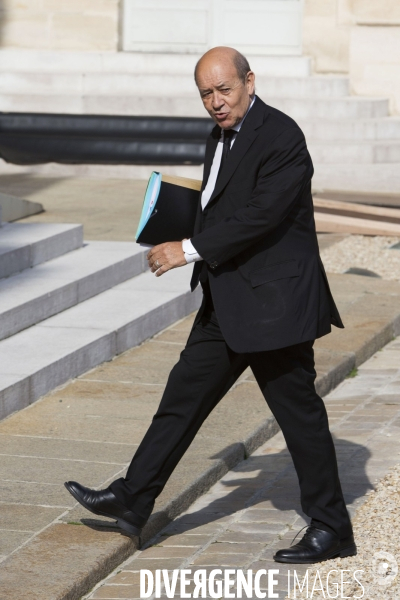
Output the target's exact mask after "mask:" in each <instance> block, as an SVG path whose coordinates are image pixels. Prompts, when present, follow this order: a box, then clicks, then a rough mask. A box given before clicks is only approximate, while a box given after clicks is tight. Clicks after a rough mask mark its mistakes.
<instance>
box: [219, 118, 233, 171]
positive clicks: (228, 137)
mask: <svg viewBox="0 0 400 600" xmlns="http://www.w3.org/2000/svg"><path fill="white" fill-rule="evenodd" d="M235 133H236V131H235V130H234V129H224V146H223V148H222V156H221V164H220V167H219V171H218V177H219V175H220V173H221V171H222V168H223V166H224V164H225V162H226V160H227V158H228V156H229V152H230V149H231V142H232V137H233V136H234V135H235Z"/></svg>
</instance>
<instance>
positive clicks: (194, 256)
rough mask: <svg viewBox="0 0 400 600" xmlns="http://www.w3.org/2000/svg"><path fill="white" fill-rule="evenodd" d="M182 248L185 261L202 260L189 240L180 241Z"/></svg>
mask: <svg viewBox="0 0 400 600" xmlns="http://www.w3.org/2000/svg"><path fill="white" fill-rule="evenodd" d="M182 250H183V252H184V254H185V259H186V262H187V263H192V262H196V261H198V260H203V259H202V258H201V256H200V254H199V253H198V252H197V250H196V248H195V247H194V246H193V244H192V242H191V241H190V240H183V241H182Z"/></svg>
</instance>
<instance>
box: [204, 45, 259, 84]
mask: <svg viewBox="0 0 400 600" xmlns="http://www.w3.org/2000/svg"><path fill="white" fill-rule="evenodd" d="M215 63H222V64H227V63H228V64H229V63H230V64H231V65H233V66H234V67H235V69H236V73H237V76H238V77H239V79H240V81H242V82H243V83H245V81H246V75H247V73H248V72H249V71H251V69H250V65H249V61H248V60H247V58H246V57H245V56H243V54H241V53H240V52H238V51H237V50H235V48H230V47H229V46H216V47H215V48H211V50H209V51H208V52H206V53H205V54H203V56H202V57H201V58H200V59H199V60H198V61H197V64H196V66H195V69H194V79H195V81H196V83H197V72H198V70H199V69H200V68H201V66H202V65H203V67H209V66H210V65H213V64H215Z"/></svg>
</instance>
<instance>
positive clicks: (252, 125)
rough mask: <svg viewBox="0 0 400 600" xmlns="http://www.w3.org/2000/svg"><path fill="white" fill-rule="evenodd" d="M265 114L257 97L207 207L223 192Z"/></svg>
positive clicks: (263, 107)
mask: <svg viewBox="0 0 400 600" xmlns="http://www.w3.org/2000/svg"><path fill="white" fill-rule="evenodd" d="M264 115H265V104H264V103H263V102H261V101H260V100H259V99H258V98H256V101H255V102H254V105H253V107H252V108H251V110H250V112H249V114H248V115H247V117H246V119H245V121H244V123H243V125H242V127H241V129H240V131H239V133H238V135H237V138H236V140H235V143H234V144H233V146H232V150H231V151H230V152H229V158H228V160H227V161H226V163H225V164H224V167H223V169H222V171H221V173H220V175H219V177H218V179H217V183H216V186H215V189H214V191H213V193H212V195H211V198H210V200H209V202H208V204H207V207H208V206H209V205H210V204H211V202H212V201H213V200H214V199H215V198H216V196H218V194H220V193H221V192H222V190H223V189H224V187H225V186H226V185H227V183H228V182H229V180H230V178H231V177H232V175H233V174H234V172H235V170H236V168H237V166H238V164H239V163H240V161H241V160H242V158H243V157H244V155H245V154H246V152H247V150H248V149H249V148H250V146H251V145H252V143H253V142H254V140H255V139H256V137H257V136H258V133H259V132H258V131H257V130H258V128H259V127H261V125H262V124H263V123H264ZM217 143H218V140H217ZM214 151H215V150H214ZM210 168H211V166H210Z"/></svg>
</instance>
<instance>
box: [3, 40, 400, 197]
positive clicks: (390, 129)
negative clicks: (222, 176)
mask: <svg viewBox="0 0 400 600" xmlns="http://www.w3.org/2000/svg"><path fill="white" fill-rule="evenodd" d="M197 58H198V57H197V56H195V55H182V56H180V55H173V54H171V55H161V54H160V55H156V54H146V53H143V54H139V53H137V54H135V53H71V52H58V53H54V52H53V53H46V52H44V51H41V52H31V51H29V52H23V51H17V50H1V51H0V110H1V111H14V112H24V111H28V112H29V111H31V112H43V113H46V112H50V113H68V114H111V115H157V116H187V117H189V116H192V117H204V116H206V113H205V111H204V108H203V107H202V104H201V101H200V99H199V97H198V94H197V91H196V88H195V84H194V81H193V66H194V64H195V62H196V59H197ZM251 65H252V68H253V69H254V71H255V72H256V76H257V77H256V83H257V93H258V94H259V96H260V97H261V98H262V99H263V100H264V101H266V102H267V103H268V104H270V105H272V106H275V107H277V108H279V109H280V110H282V111H283V112H286V113H287V114H289V115H290V116H292V117H293V118H294V119H295V120H296V121H297V122H298V123H299V125H300V126H301V127H302V129H303V130H304V132H305V135H306V138H307V141H308V144H309V148H310V152H311V155H312V158H313V161H314V165H315V178H314V184H315V187H316V188H318V189H343V190H355V191H376V192H379V191H380V192H398V191H399V190H400V168H399V167H400V164H399V163H400V117H395V116H390V114H389V102H388V99H386V98H370V97H360V96H352V95H351V90H350V84H349V79H348V78H346V77H340V76H329V75H326V76H313V75H311V68H310V61H309V59H308V58H307V57H253V58H252V60H251ZM153 167H155V168H157V165H149V166H146V167H145V168H144V167H143V166H140V165H132V166H121V167H119V166H101V167H100V166H98V165H93V166H91V165H54V164H50V165H37V166H32V167H18V166H14V165H5V164H4V163H3V164H2V165H1V167H0V173H2V172H16V171H17V172H20V171H21V170H22V171H27V170H28V171H30V172H35V173H43V174H51V175H56V174H59V175H89V176H90V175H92V176H117V177H118V176H127V177H140V178H142V177H145V178H146V177H148V173H149V171H151V169H152V168H153ZM162 170H163V171H164V172H171V173H180V174H186V175H187V176H192V177H200V176H201V167H193V166H190V165H189V166H187V167H185V166H180V167H174V166H172V167H163V168H162Z"/></svg>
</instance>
